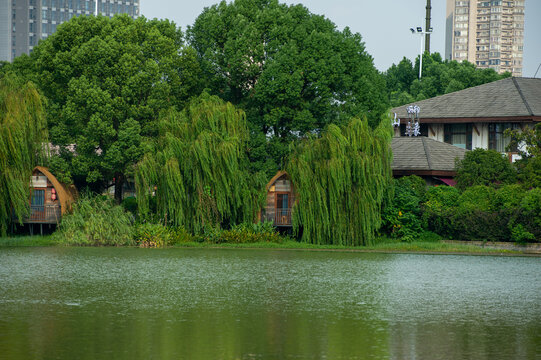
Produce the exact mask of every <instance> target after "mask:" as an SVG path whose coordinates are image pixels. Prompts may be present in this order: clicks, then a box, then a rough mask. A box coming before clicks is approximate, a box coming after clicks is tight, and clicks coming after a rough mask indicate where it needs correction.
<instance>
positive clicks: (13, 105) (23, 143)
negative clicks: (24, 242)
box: [0, 74, 47, 236]
mask: <svg viewBox="0 0 541 360" xmlns="http://www.w3.org/2000/svg"><path fill="white" fill-rule="evenodd" d="M46 139H47V123H46V120H45V114H44V110H43V104H42V100H41V97H40V95H39V93H38V91H37V89H36V88H35V86H34V85H33V84H31V83H24V82H22V81H21V80H20V79H18V78H16V77H15V76H14V75H12V74H3V75H0V234H1V235H2V236H4V235H5V234H6V231H7V225H8V223H9V221H10V219H11V217H12V214H14V215H15V217H16V218H17V219H18V220H19V221H22V218H23V217H24V216H25V215H26V214H27V213H28V208H29V199H30V188H29V181H30V176H31V175H32V169H33V168H34V166H36V165H38V163H39V162H40V161H41V159H42V158H43V157H42V155H43V153H44V150H45V145H46V143H47V142H46Z"/></svg>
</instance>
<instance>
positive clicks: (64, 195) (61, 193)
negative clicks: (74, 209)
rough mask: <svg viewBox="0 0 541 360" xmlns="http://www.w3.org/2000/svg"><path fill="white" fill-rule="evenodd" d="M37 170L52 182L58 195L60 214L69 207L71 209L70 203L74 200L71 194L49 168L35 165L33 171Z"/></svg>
mask: <svg viewBox="0 0 541 360" xmlns="http://www.w3.org/2000/svg"><path fill="white" fill-rule="evenodd" d="M35 170H38V171H39V172H41V173H42V174H43V175H45V176H46V177H47V179H48V180H49V181H50V182H51V184H53V186H54V188H55V190H56V193H57V195H58V201H60V207H61V208H60V209H61V211H62V215H64V213H65V212H66V211H68V210H69V209H71V204H72V203H73V202H74V201H75V199H74V196H73V194H72V193H71V192H70V191H69V190H68V189H67V188H66V187H65V186H64V185H63V184H62V183H60V181H58V180H57V179H56V177H55V176H54V175H53V174H51V172H50V171H49V169H47V168H46V167H43V166H36V167H35V168H34V171H35Z"/></svg>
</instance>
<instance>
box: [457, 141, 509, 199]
mask: <svg viewBox="0 0 541 360" xmlns="http://www.w3.org/2000/svg"><path fill="white" fill-rule="evenodd" d="M456 172H457V176H456V183H457V187H458V188H459V189H461V190H464V189H466V188H467V187H470V186H474V185H487V186H488V185H490V186H495V187H498V186H501V185H505V184H512V183H514V182H515V180H516V175H517V173H516V170H515V168H514V167H513V165H512V164H511V163H510V162H509V160H508V159H507V158H506V157H505V156H503V155H502V154H500V153H499V152H497V151H496V150H485V149H475V150H473V151H469V152H467V153H466V155H465V156H464V159H462V160H458V161H457V163H456Z"/></svg>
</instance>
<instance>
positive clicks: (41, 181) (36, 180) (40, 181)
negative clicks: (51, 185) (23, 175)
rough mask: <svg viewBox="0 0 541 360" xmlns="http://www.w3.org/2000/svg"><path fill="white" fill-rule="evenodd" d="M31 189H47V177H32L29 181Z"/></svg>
mask: <svg viewBox="0 0 541 360" xmlns="http://www.w3.org/2000/svg"><path fill="white" fill-rule="evenodd" d="M30 182H31V184H32V187H35V188H36V187H37V188H42V187H43V188H44V187H47V177H46V176H43V175H37V176H32V178H31V179H30Z"/></svg>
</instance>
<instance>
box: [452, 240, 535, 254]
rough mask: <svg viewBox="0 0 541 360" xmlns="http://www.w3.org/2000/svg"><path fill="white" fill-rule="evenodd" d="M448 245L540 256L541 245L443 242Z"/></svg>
mask: <svg viewBox="0 0 541 360" xmlns="http://www.w3.org/2000/svg"><path fill="white" fill-rule="evenodd" d="M443 242H445V243H448V244H461V245H475V246H480V247H485V248H490V249H502V250H512V251H521V252H523V253H525V254H541V244H539V243H535V244H531V243H528V244H517V243H513V242H489V241H458V240H443Z"/></svg>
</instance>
